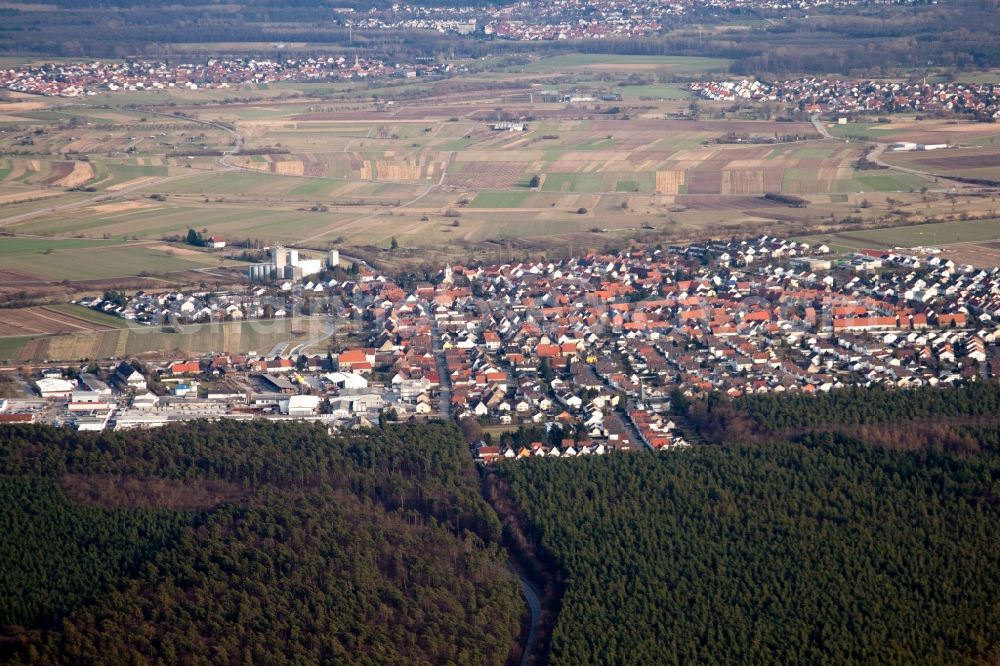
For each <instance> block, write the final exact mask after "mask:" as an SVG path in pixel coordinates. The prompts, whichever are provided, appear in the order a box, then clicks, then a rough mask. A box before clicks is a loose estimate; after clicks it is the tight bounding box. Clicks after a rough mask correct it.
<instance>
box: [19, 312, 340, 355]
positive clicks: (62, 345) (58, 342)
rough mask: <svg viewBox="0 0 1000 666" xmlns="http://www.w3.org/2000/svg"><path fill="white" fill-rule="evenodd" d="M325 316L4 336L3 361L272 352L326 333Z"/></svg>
mask: <svg viewBox="0 0 1000 666" xmlns="http://www.w3.org/2000/svg"><path fill="white" fill-rule="evenodd" d="M325 331H326V322H325V318H323V317H300V318H296V319H278V320H273V321H253V322H225V323H212V324H193V325H190V326H185V327H183V330H182V331H181V332H166V331H165V330H162V329H160V328H158V327H139V328H125V329H108V330H100V331H91V332H89V333H86V334H83V333H70V334H65V335H49V336H17V337H0V360H5V359H9V360H16V361H20V362H28V361H79V360H81V359H86V358H113V357H124V356H142V355H145V354H155V355H157V356H171V355H180V356H184V355H193V354H199V353H206V352H212V351H216V352H219V351H224V352H229V353H247V352H251V351H252V352H257V353H260V354H266V353H267V352H268V351H270V350H271V349H272V348H273V347H274V346H275V345H276V344H278V343H281V342H306V341H309V340H316V339H319V338H322V337H323V335H324V333H325Z"/></svg>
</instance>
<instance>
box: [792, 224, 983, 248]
mask: <svg viewBox="0 0 1000 666" xmlns="http://www.w3.org/2000/svg"><path fill="white" fill-rule="evenodd" d="M997 239H1000V219H996V220H969V221H964V222H961V221H959V222H942V223H940V224H918V225H913V226H907V227H892V228H887V229H867V230H859V231H846V232H841V233H837V234H818V235H814V236H806V237H803V238H800V239H798V240H800V241H804V242H806V243H820V242H823V243H826V244H827V245H830V246H831V248H832V249H841V250H856V249H860V248H864V247H875V246H877V247H897V246H898V247H915V246H918V245H921V246H935V245H947V244H950V243H978V242H984V241H991V240H997Z"/></svg>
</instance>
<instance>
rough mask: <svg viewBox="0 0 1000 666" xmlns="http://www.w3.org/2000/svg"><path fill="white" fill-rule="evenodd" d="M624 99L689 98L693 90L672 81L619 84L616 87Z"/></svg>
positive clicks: (615, 89)
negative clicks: (631, 84) (634, 84)
mask: <svg viewBox="0 0 1000 666" xmlns="http://www.w3.org/2000/svg"><path fill="white" fill-rule="evenodd" d="M614 91H615V92H619V93H621V95H622V98H623V99H637V98H640V97H648V98H652V99H688V98H689V97H691V91H690V90H687V89H686V88H684V87H682V86H679V85H674V84H672V83H651V84H648V85H643V86H618V87H616V88H614Z"/></svg>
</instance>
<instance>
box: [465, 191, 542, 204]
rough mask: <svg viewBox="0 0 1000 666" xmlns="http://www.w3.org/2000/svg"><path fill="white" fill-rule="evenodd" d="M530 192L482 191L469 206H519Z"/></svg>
mask: <svg viewBox="0 0 1000 666" xmlns="http://www.w3.org/2000/svg"><path fill="white" fill-rule="evenodd" d="M528 194H530V192H480V193H479V194H477V195H476V198H475V199H473V200H472V203H470V204H469V208H517V207H518V206H520V205H521V204H522V203H523V202H524V200H525V199H526V198H527V196H528Z"/></svg>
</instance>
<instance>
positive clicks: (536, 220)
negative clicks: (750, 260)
mask: <svg viewBox="0 0 1000 666" xmlns="http://www.w3.org/2000/svg"><path fill="white" fill-rule="evenodd" d="M728 64H729V63H728V62H726V61H722V60H712V59H704V58H661V57H628V56H622V57H608V56H591V55H560V56H556V57H549V58H541V59H536V60H532V61H530V62H529V63H528V64H525V65H518V66H509V67H507V66H505V67H499V68H494V69H493V70H492V71H479V72H476V73H472V74H467V75H464V76H461V77H456V78H454V79H449V80H447V81H433V80H430V81H428V80H424V79H422V78H419V79H416V80H385V81H372V82H366V83H352V82H347V81H345V82H338V83H322V84H296V83H280V84H273V85H268V86H265V87H258V86H238V87H235V88H232V89H229V90H225V91H223V90H194V91H192V90H171V91H163V92H156V93H152V92H150V93H123V94H121V95H114V94H102V95H97V96H96V97H95V98H94V99H93V100H92V102H93V104H92V105H91V106H89V107H88V106H86V105H80V104H75V105H73V106H71V107H70V106H66V105H65V104H62V103H61V102H60V101H59V100H49V99H44V100H42V99H35V98H30V97H27V96H22V97H19V98H16V99H12V100H10V101H8V102H0V121H2V120H3V118H8V119H9V122H10V123H11V124H10V125H8V126H5V127H4V128H2V129H7V128H11V130H12V131H5V132H3V133H0V148H2V149H4V150H5V151H6V154H5V156H4V157H2V158H0V231H2V232H4V233H10V234H14V235H15V236H16V238H17V239H18V242H27V241H30V240H32V239H37V238H39V237H44V238H45V239H47V240H51V241H52V242H55V241H56V240H59V239H70V240H73V241H74V242H78V243H81V244H89V243H93V245H80V246H79V247H78V248H77V249H73V248H71V247H70V246H69V245H64V246H61V247H59V246H53V247H51V248H45V247H40V249H38V250H37V251H32V250H30V247H31V246H30V245H22V246H20V247H24V248H29V249H25V250H24V251H14V250H11V251H8V252H4V251H3V250H2V249H0V286H2V283H3V277H4V276H5V275H6V276H10V280H8V282H9V283H11V284H14V283H17V284H20V283H23V282H28V281H30V280H31V279H34V280H39V279H47V280H49V281H62V280H68V281H70V282H73V281H87V280H97V279H109V278H117V277H119V276H120V275H124V274H126V273H130V272H136V273H138V272H141V273H144V274H147V275H149V274H153V275H157V276H166V275H168V274H173V275H177V274H180V273H179V272H183V271H186V272H188V273H187V274H188V275H190V276H191V277H195V278H197V277H198V276H199V274H204V273H205V272H206V271H208V272H209V273H210V272H211V271H213V270H215V269H219V268H225V267H228V266H230V265H231V264H230V263H228V262H225V261H220V259H219V255H218V254H211V253H204V252H200V251H198V250H195V249H192V248H186V247H182V246H178V245H166V244H164V243H163V240H164V239H166V238H171V237H176V236H178V235H183V234H184V233H185V232H186V230H187V229H188V228H197V229H198V230H204V231H205V232H207V233H208V234H212V235H221V236H223V237H225V238H226V239H228V240H230V241H239V240H244V239H245V240H252V241H255V242H257V243H259V244H262V245H268V244H272V243H283V244H285V245H289V246H299V247H303V248H313V249H325V248H328V247H334V246H336V247H340V248H342V249H344V250H345V252H349V251H351V250H353V251H355V252H356V253H357V254H358V256H365V257H367V258H369V259H372V260H376V261H382V262H386V263H387V264H393V263H396V262H402V261H405V260H406V257H412V258H414V259H416V258H419V259H420V260H426V261H434V262H438V261H441V260H443V259H445V258H447V257H449V256H460V257H463V258H470V257H477V256H479V257H483V256H492V255H491V254H490V253H495V252H498V251H500V252H503V251H506V250H505V249H504V248H506V247H508V246H509V245H511V244H512V243H515V244H520V245H521V246H522V247H534V248H537V249H539V250H541V251H549V250H553V251H554V250H558V249H560V248H565V247H568V246H569V245H568V243H569V244H578V245H580V246H600V245H604V244H609V243H614V242H618V241H620V240H621V239H624V238H628V237H634V236H639V235H641V236H644V237H645V236H652V235H657V234H658V235H659V236H660V238H661V239H666V238H670V239H678V240H680V239H684V238H695V237H700V236H704V235H706V234H711V235H720V234H731V233H734V232H753V231H755V230H768V231H769V232H774V233H786V234H803V233H808V231H809V230H815V229H822V228H824V227H825V226H826V225H828V224H830V221H831V220H836V219H838V218H844V217H847V216H851V217H853V218H861V219H862V221H863V225H864V226H869V225H871V226H874V225H875V224H876V223H879V224H881V223H882V222H883V221H881V220H880V218H882V217H885V216H887V215H889V214H890V213H891V212H893V211H896V212H898V211H899V210H900V209H902V210H903V211H904V213H905V214H906V219H905V220H903V219H902V218H901V219H900V221H908V222H913V221H920V218H926V219H930V218H933V217H935V216H941V215H958V214H960V213H963V212H965V213H968V214H970V215H980V214H982V213H983V212H984V211H986V210H988V209H989V207H990V206H991V205H992V203H991V202H989V201H987V200H984V199H982V198H979V199H976V198H973V197H972V196H971V195H969V196H965V195H964V192H963V191H961V188H959V191H957V192H956V196H958V198H959V199H958V201H953V200H948V201H946V200H945V199H944V198H943V197H942V196H941V195H940V193H936V194H935V192H936V191H937V190H940V189H944V188H943V186H942V185H940V184H937V183H935V182H934V178H933V176H929V175H925V173H928V174H929V173H931V172H934V173H937V172H941V173H951V174H954V175H963V176H968V177H978V178H988V177H990V175H992V173H993V171H995V170H996V168H997V163H998V162H1000V160H995V159H994V158H995V157H996V155H994V154H993V153H994V152H998V151H1000V146H995V140H996V139H997V138H998V137H1000V132H998V131H997V130H996V129H995V127H992V126H988V125H974V124H971V123H953V122H949V121H944V120H922V121H918V120H916V119H915V118H912V117H902V116H901V117H893V118H892V122H889V123H874V124H870V125H860V124H858V125H847V126H839V125H836V124H830V125H829V126H828V127H829V130H830V131H831V132H832V133H834V134H835V135H837V136H839V137H841V138H838V139H832V140H831V139H823V138H822V137H821V136H820V135H819V134H818V133H816V131H815V128H814V127H813V126H812V124H811V123H808V122H776V121H762V120H756V121H755V120H740V119H731V118H722V117H719V113H718V112H717V111H718V110H715V111H712V112H711V113H710V114H708V115H703V117H700V118H698V119H692V118H690V117H689V111H688V105H687V100H688V97H689V93H688V91H687V90H686V89H685V88H684V85H683V83H677V82H675V81H676V79H675V78H673V77H678V76H681V77H683V76H696V75H698V74H699V73H703V72H715V71H722V70H724V69H725V68H726V67H727V66H728ZM563 78H565V82H564V81H563ZM570 93H572V94H575V95H584V96H586V95H589V96H590V98H589V99H591V100H594V101H578V102H573V103H568V102H564V101H562V100H563V98H568V97H569V95H570ZM614 93H617V94H620V95H621V96H622V99H621V100H620V101H619V100H616V101H597V100H600V98H601V96H602V95H603V96H607V95H609V94H614ZM584 99H586V97H584ZM236 100H238V101H236ZM5 105H6V108H5ZM130 105H138V106H141V107H143V108H144V109H145V110H138V109H135V108H129V106H130ZM157 111H158V112H159V115H158V113H155V112H157ZM220 121H222V122H226V123H229V125H231V127H232V130H231V131H229V130H225V129H224V128H221V127H218V126H213V125H210V124H208V123H218V122H220ZM522 124H523V125H522ZM847 136H856V137H867V138H865V140H857V141H856V140H848V141H845V140H843V137H847ZM943 136H948V137H951V139H950V141H949V142H950V143H953V144H960V145H963V146H966V147H964V148H961V149H956V150H949V151H941V152H935V153H920V154H917V153H912V154H905V155H904V154H897V153H892V152H887V153H885V155H884V159H885V160H886V161H889V162H890V163H892V164H896V163H897V162H898V165H899V167H900V168H899V169H895V168H894V169H884V170H870V171H859V170H857V169H856V168H855V165H856V163H857V162H858V160H859V159H861V157H862V156H863V155H864V154H865V152H866V151H867V150H868V141H869V140H877V141H898V140H914V141H920V142H925V143H930V142H939V141H940V142H944V141H943V140H942V139H941V138H940V137H943ZM237 137H238V138H237ZM789 137H792V138H794V137H798V139H799V140H794V141H792V140H788V139H789ZM806 137H810V138H806ZM994 146H995V147H994ZM952 185H954V183H952V182H949V184H948V186H947V187H948V188H951V187H952ZM768 192H782V193H786V194H791V195H795V196H798V197H801V198H802V199H803V201H804V202H805V203H806V204H807V205H806V206H805V207H799V208H790V207H788V206H784V205H779V204H776V203H774V202H770V201H766V200H764V199H763V195H764V194H765V193H768ZM392 239H396V241H397V243H398V244H399V245H400V246H401V248H402V250H401V251H400V252H398V253H395V254H392V255H389V254H386V253H385V250H387V249H388V247H389V245H390V243H391V241H392ZM2 243H3V241H0V244H2ZM19 281H20V282H19Z"/></svg>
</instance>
